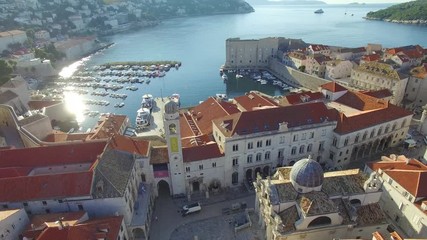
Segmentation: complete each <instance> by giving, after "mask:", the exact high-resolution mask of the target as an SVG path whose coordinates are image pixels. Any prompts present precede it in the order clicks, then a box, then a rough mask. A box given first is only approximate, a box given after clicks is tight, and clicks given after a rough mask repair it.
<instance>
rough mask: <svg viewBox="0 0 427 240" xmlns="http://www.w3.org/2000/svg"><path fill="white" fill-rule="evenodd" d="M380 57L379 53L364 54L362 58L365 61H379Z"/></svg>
mask: <svg viewBox="0 0 427 240" xmlns="http://www.w3.org/2000/svg"><path fill="white" fill-rule="evenodd" d="M380 59H381V56H380V55H379V54H370V55H364V56H363V57H362V60H363V61H366V62H372V61H379V60H380Z"/></svg>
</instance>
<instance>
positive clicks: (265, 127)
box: [214, 102, 332, 136]
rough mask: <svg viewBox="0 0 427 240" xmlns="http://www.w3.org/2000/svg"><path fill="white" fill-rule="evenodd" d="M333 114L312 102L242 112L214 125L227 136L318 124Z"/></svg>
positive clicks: (221, 119)
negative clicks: (286, 126) (282, 127)
mask: <svg viewBox="0 0 427 240" xmlns="http://www.w3.org/2000/svg"><path fill="white" fill-rule="evenodd" d="M331 117H332V116H331V113H330V111H329V110H328V109H327V108H326V106H325V104H324V103H323V102H312V103H305V104H298V105H291V106H285V107H278V108H268V109H260V110H255V111H250V112H240V113H236V114H233V115H230V116H227V117H223V118H219V119H216V120H214V124H216V126H217V127H218V128H219V129H220V130H221V131H222V132H223V133H224V135H226V136H233V135H234V134H235V133H237V134H239V135H245V134H251V133H255V132H264V131H273V130H278V129H279V125H280V124H282V123H287V124H288V127H298V126H303V125H308V124H316V123H321V122H324V121H326V120H328V119H330V118H331Z"/></svg>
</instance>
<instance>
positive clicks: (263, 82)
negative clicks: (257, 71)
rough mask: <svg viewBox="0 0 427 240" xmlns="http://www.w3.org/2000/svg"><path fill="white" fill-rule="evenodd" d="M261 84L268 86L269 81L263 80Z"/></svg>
mask: <svg viewBox="0 0 427 240" xmlns="http://www.w3.org/2000/svg"><path fill="white" fill-rule="evenodd" d="M260 83H261V85H265V84H267V83H268V81H267V80H264V79H261V81H260Z"/></svg>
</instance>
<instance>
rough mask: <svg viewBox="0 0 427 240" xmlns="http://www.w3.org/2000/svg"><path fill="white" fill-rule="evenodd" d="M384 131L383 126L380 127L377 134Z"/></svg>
mask: <svg viewBox="0 0 427 240" xmlns="http://www.w3.org/2000/svg"><path fill="white" fill-rule="evenodd" d="M382 133H383V127H380V129H378V135H377V136H379V135H381V134H382Z"/></svg>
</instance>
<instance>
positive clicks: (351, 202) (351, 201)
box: [350, 198, 362, 207]
mask: <svg viewBox="0 0 427 240" xmlns="http://www.w3.org/2000/svg"><path fill="white" fill-rule="evenodd" d="M350 204H351V205H353V206H354V207H358V206H360V205H362V202H361V201H360V200H359V199H357V198H354V199H351V200H350Z"/></svg>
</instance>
